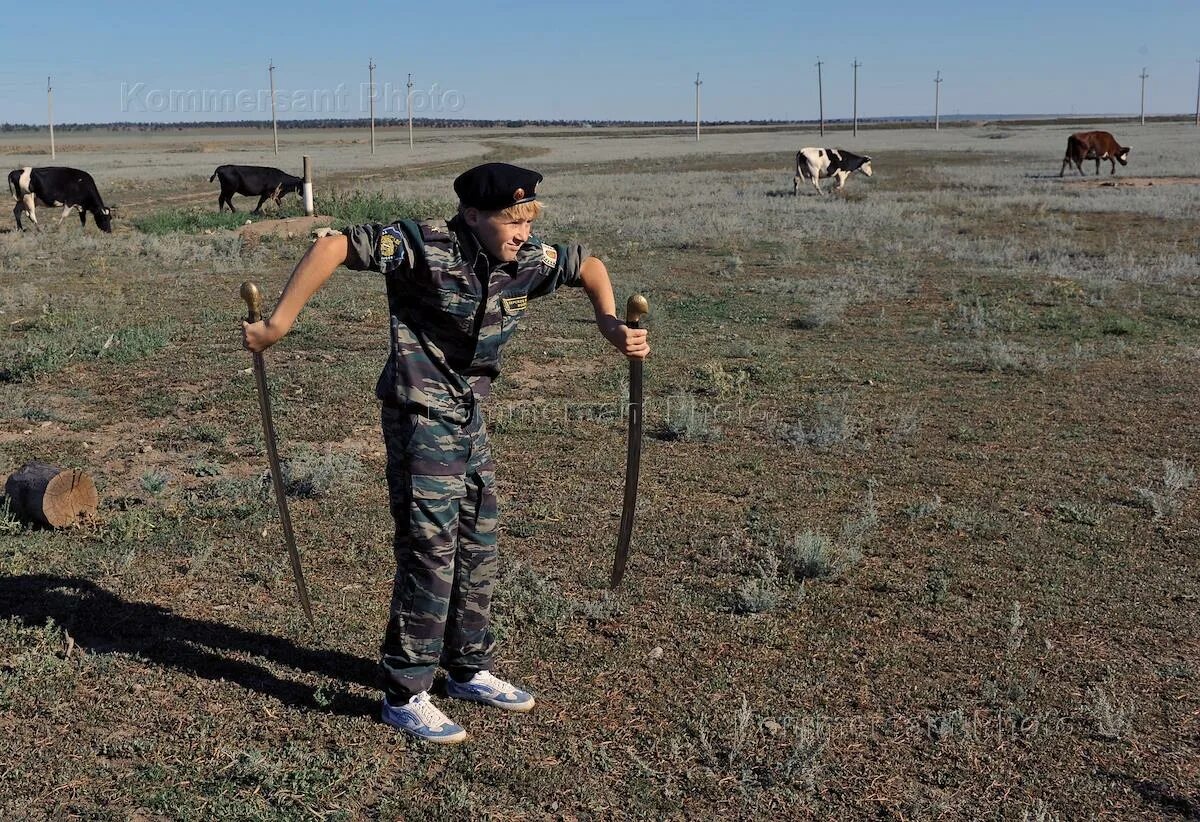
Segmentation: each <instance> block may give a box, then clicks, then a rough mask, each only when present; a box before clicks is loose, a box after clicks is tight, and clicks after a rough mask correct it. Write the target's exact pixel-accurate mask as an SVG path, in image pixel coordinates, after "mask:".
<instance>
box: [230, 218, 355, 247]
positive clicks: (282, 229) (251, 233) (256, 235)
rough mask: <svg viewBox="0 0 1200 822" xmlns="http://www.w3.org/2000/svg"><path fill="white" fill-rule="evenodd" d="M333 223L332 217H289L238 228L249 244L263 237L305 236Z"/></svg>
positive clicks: (289, 237) (248, 224) (260, 221)
mask: <svg viewBox="0 0 1200 822" xmlns="http://www.w3.org/2000/svg"><path fill="white" fill-rule="evenodd" d="M332 223H333V218H332V217H321V216H316V217H287V218H285V219H282V220H259V221H258V222H256V223H247V224H246V225H244V226H242V227H241V228H239V229H238V230H237V233H238V234H241V235H242V239H243V240H245V241H246V242H247V243H248V244H254V243H257V242H258V241H259V240H261V239H262V238H263V237H284V238H287V239H292V238H293V237H303V236H307V235H308V234H310V233H312V232H313V231H315V230H316V229H318V228H328V227H329V226H330V225H331V224H332Z"/></svg>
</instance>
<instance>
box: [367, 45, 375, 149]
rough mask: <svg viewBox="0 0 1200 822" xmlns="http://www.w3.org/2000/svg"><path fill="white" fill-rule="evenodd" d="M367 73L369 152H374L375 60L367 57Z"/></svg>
mask: <svg viewBox="0 0 1200 822" xmlns="http://www.w3.org/2000/svg"><path fill="white" fill-rule="evenodd" d="M367 74H368V75H369V76H370V78H371V82H370V85H371V153H372V154H374V153H375V60H374V59H373V58H371V57H368V58H367Z"/></svg>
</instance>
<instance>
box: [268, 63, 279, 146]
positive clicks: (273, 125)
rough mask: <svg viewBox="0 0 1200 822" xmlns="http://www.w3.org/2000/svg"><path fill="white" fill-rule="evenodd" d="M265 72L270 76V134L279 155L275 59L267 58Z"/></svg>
mask: <svg viewBox="0 0 1200 822" xmlns="http://www.w3.org/2000/svg"><path fill="white" fill-rule="evenodd" d="M268 62H269V63H270V65H268V66H267V74H268V75H270V77H271V135H272V136H273V137H274V138H275V156H276V157H278V156H279V122H278V121H277V120H276V119H275V61H274V60H268Z"/></svg>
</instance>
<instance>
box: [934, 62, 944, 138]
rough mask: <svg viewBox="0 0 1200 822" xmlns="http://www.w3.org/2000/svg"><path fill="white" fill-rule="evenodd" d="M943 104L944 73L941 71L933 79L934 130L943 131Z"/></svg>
mask: <svg viewBox="0 0 1200 822" xmlns="http://www.w3.org/2000/svg"><path fill="white" fill-rule="evenodd" d="M941 102H942V72H941V71H940V70H939V71H938V73H937V77H935V78H933V130H934V131H941V119H940V116H939V115H940V112H939V110H938V109H939V107H940V106H941Z"/></svg>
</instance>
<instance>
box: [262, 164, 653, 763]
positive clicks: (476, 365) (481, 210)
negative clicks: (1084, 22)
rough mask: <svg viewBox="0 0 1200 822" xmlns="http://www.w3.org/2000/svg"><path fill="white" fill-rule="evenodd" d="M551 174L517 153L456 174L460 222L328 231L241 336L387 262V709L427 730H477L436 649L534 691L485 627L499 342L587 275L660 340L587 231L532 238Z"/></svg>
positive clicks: (423, 733) (455, 664) (474, 685)
mask: <svg viewBox="0 0 1200 822" xmlns="http://www.w3.org/2000/svg"><path fill="white" fill-rule="evenodd" d="M541 180H542V176H541V175H540V174H538V173H537V172H534V171H529V170H527V169H522V168H518V167H516V166H512V165H508V164H506V163H487V164H485V165H482V166H477V167H475V168H473V169H471V170H469V171H467V172H465V173H463V174H462V175H460V176H459V177H458V178H457V179H456V180H455V181H454V190H455V192H456V193H457V194H458V197H459V210H458V214H457V215H456V216H455V217H453V218H452V219H451V220H449V221H440V220H438V221H422V222H415V221H410V220H402V221H397V222H394V223H391V224H390V225H380V224H376V223H369V224H366V225H359V226H352V227H350V228H347V229H345V230H344V231H343V232H342V233H341V234H334V235H330V236H327V237H322V238H320V239H318V240H317V241H316V242H315V243H314V244H313V246H312V248H310V249H309V251H308V253H307V254H305V256H304V258H303V259H302V260H301V261H300V262H299V263H298V264H297V266H296V268H295V270H294V271H293V272H292V276H291V278H290V279H289V280H288V283H287V286H286V287H285V288H284V291H283V295H282V296H281V297H280V300H279V304H278V305H277V306H276V308H275V312H274V314H273V315H272V316H271V317H270V319H268V320H264V321H262V322H259V323H254V324H250V323H243V329H244V330H243V336H244V341H245V345H246V347H247V348H249V349H250V350H251V351H263V350H265V349H266V348H268V347H270V346H271V345H273V344H274V343H275V342H277V341H278V340H279V339H281V338H282V337H283V336H284V335H285V334H286V333H287V332H288V330H289V329H290V328H291V326H292V323H293V322H294V321H295V319H296V316H297V314H299V312H300V309H301V308H302V307H303V306H304V304H305V303H306V302H307V301H308V299H309V298H310V297H311V296H312V295H313V294H314V293H315V292H316V291H317V289H318V288H320V287H321V285H322V284H324V282H325V281H326V280H327V279H328V278H329V277H330V275H331V274H332V273H333V271H334V270H335V269H336V268H337V267H338V266H339V265H345V266H346V267H347V268H350V269H353V270H356V271H361V270H370V271H376V272H379V273H381V274H383V275H384V279H385V282H386V285H387V294H388V307H389V312H390V315H391V352H390V356H389V357H388V362H387V364H386V365H385V367H384V369H383V373H382V374H380V377H379V381H378V383H377V385H376V394H377V396H378V397H379V399H380V400H381V401H382V404H383V410H382V417H383V433H384V440H385V442H386V444H387V480H388V491H389V498H390V505H391V512H392V517H393V519H394V520H395V523H396V532H395V539H394V548H395V554H396V579H395V586H394V588H393V594H392V605H391V614H390V618H389V620H388V624H387V629H386V631H385V634H384V639H383V645H382V648H381V661H380V669H381V671H382V674H383V679H384V690H385V696H384V701H383V706H382V716H383V719H384V721H385V722H387V723H389V724H391V725H394V726H395V727H397V728H400V729H401V730H403V731H406V732H408V733H410V734H412V735H414V736H417V737H419V738H422V739H426V740H429V741H431V742H441V743H453V742H460V741H462V740H463V739H465V738H466V731H464V730H463V729H462V727H461V726H459V725H457V724H455V723H453V722H451V721H450V719H449V718H448V717H446V715H445V714H444V713H442V712H441V711H440V710H439V709H438V708H437V707H436V706H435V705H434V704H433V703H432V701H431V700H430V697H429V688H430V686H431V685H432V684H433V678H434V671H435V669H436V667H437V665H438V664H439V663H440V664H441V665H442V667H443V668H445V670H446V672H447V674H448V676H447V679H446V693H447V695H448V696H450V697H455V698H459V699H468V700H472V701H475V702H482V703H484V704H488V705H492V706H495V707H498V708H502V709H505V710H510V711H528V710H530V709H531V708H532V707H533V704H534V699H533V696H532V695H531V694H529V693H526V692H525V691H522V690H520V689H518V688H516V687H514V686H512V685H511V684H509V683H507V682H505V681H504V680H502V679H499V678H498V677H496V676H494V675H493V674H492V673H491V671H490V669H491V665H492V659H493V656H494V653H495V642H494V640H493V638H492V633H491V630H490V628H489V622H490V607H491V597H492V588H493V585H494V582H495V576H496V566H497V554H496V528H497V518H496V494H495V474H494V465H493V463H492V457H491V450H490V448H489V445H488V437H487V430H486V428H485V426H484V420H483V415H482V411H481V408H480V401H481V400H482V399H483V398H485V397H486V396H487V395H488V393H489V390H490V387H491V382H492V380H493V379H495V378H496V377H497V376H498V374H499V372H500V349H501V348H502V347H503V345H504V343H505V342H507V341H508V339H509V338H511V336H512V334H513V332H514V331H515V330H516V327H517V324H518V323H519V321H520V319H521V317H522V316H524V314H525V311H526V309H527V307H528V305H529V301H530V300H532V299H536V298H538V297H543V296H546V295H548V294H551V293H553V292H554V291H555V290H557V289H558V288H559V287H560V286H564V285H568V286H579V287H582V288H583V290H584V291H585V292H586V293H587V295H588V298H589V299H590V300H591V303H592V307H593V308H594V310H595V313H596V324H597V326H598V328H599V330H600V333H601V334H602V335H603V336H604V338H605V339H607V340H608V341H609V342H610V343H611V344H612V345H613V346H614V347H615V348H616V349H617V350H618V351H620V352H621V353H622V354H624V355H625V356H626V357H630V358H643V357H645V356H646V355H647V354H649V352H650V349H649V346H648V344H647V339H646V331H645V330H642V329H632V328H629V327H628V326H626V325H625V324H624V323H623V322H621V321H620V320H619V319H618V318H617V316H616V307H615V303H614V300H613V292H612V284H611V282H610V281H609V277H608V271H607V269H606V268H605V266H604V264H603V263H602V262H601V261H600V260H598V259H596V258H595V257H591V256H588V254H587V252H586V251H585V250H584V248H583V247H582V246H579V245H547V244H543V243H542V242H540V241H539V240H537V239H535V238H533V237H532V236H531V224H532V222H533V221H534V220H535V219H536V218H537V216H538V214H539V213H540V211H541V204H540V203H539V202H538V201H537V197H536V194H535V189H536V187H537V184H538V183H540V182H541Z"/></svg>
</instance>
